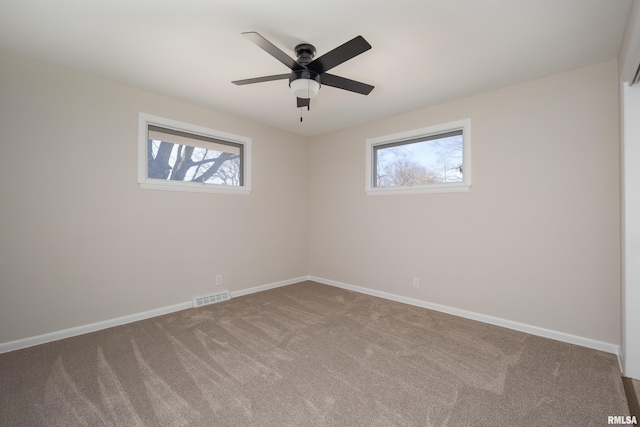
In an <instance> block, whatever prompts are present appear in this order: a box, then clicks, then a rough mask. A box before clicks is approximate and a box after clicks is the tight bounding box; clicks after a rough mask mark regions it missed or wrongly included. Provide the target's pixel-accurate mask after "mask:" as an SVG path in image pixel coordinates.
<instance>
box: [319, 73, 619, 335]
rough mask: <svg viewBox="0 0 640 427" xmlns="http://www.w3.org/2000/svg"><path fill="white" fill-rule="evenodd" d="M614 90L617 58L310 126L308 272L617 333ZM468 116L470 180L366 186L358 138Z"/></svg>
mask: <svg viewBox="0 0 640 427" xmlns="http://www.w3.org/2000/svg"><path fill="white" fill-rule="evenodd" d="M617 91H618V89H617V66H616V63H615V61H612V62H609V63H605V64H601V65H596V66H592V67H588V68H583V69H579V70H576V71H572V72H568V73H563V74H559V75H554V76H551V77H548V78H544V79H540V80H535V81H531V82H528V83H524V84H519V85H516V86H511V87H507V88H504V89H501V90H496V91H493V92H489V93H485V94H481V95H477V96H473V97H469V98H465V99H462V100H459V101H455V102H451V103H447V104H442V105H438V106H435V107H431V108H425V109H422V110H418V111H412V112H409V113H406V114H402V115H399V116H396V117H391V118H386V119H382V120H378V121H375V122H372V123H368V124H365V125H362V126H358V127H355V128H351V129H348V130H344V131H339V132H336V133H332V134H328V135H324V136H320V137H315V138H312V139H311V141H310V145H309V168H310V177H309V186H310V187H309V192H310V204H309V242H310V246H309V274H311V275H312V276H317V277H320V278H324V279H328V280H333V281H337V282H341V283H345V284H349V285H355V286H362V287H366V288H370V289H373V290H376V291H382V292H389V293H392V294H396V295H399V296H405V297H412V298H417V299H420V300H424V301H429V302H432V303H437V304H442V305H446V306H450V307H455V308H458V309H463V310H468V311H472V312H476V313H480V314H484V315H488V316H494V317H498V318H502V319H507V320H509V321H512V322H521V323H524V324H528V325H532V326H537V327H540V328H545V329H550V330H554V331H558V332H563V333H567V334H572V335H576V336H580V337H584V338H590V339H593V340H597V341H601V342H606V343H613V344H619V342H620V237H619V226H620V221H619V213H620V200H619V163H618V162H619V157H618V156H619V146H618V144H619V136H618V95H617V93H618V92H617ZM464 118H471V120H472V123H471V132H472V164H473V183H472V185H473V186H472V188H471V191H470V192H469V193H451V194H422V195H406V196H366V195H365V193H364V185H365V184H364V179H365V173H364V168H365V164H364V155H365V151H364V147H365V139H367V138H372V137H376V136H381V135H387V134H392V133H396V132H401V131H405V130H409V129H415V128H421V127H425V126H430V125H434V124H439V123H443V122H449V121H453V120H459V119H464ZM412 277H419V278H420V279H421V287H420V289H414V288H412V286H411V279H412Z"/></svg>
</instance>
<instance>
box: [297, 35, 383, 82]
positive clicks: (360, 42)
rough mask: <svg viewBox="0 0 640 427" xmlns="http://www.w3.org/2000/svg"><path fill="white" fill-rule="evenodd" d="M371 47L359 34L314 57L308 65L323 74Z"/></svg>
mask: <svg viewBox="0 0 640 427" xmlns="http://www.w3.org/2000/svg"><path fill="white" fill-rule="evenodd" d="M369 49H371V45H370V44H369V43H367V41H366V40H365V39H364V38H363V37H362V36H358V37H355V38H354V39H352V40H349V41H348V42H346V43H345V44H343V45H341V46H338V47H337V48H335V49H333V50H332V51H330V52H327V53H325V54H324V55H322V56H320V57H318V58H316V59H314V60H313V61H311V62H310V63H309V64H308V65H307V68H308V69H310V70H313V71H315V72H316V73H318V74H322V73H324V72H325V71H329V70H330V69H332V68H333V67H335V66H337V65H340V64H342V63H343V62H345V61H348V60H349V59H351V58H354V57H356V56H358V55H360V54H361V53H363V52H366V51H368V50H369Z"/></svg>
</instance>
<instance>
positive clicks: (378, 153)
mask: <svg viewBox="0 0 640 427" xmlns="http://www.w3.org/2000/svg"><path fill="white" fill-rule="evenodd" d="M425 139H426V138H425ZM462 142H463V141H462V134H461V132H460V134H459V135H453V136H445V137H442V138H432V137H430V138H428V139H426V140H424V141H420V140H417V141H415V142H410V143H406V144H402V143H400V144H388V145H381V146H378V147H374V150H375V162H376V164H375V173H376V176H375V186H376V187H395V186H410V185H425V184H436V183H437V184H441V183H450V182H462V181H463V179H462V178H463V175H462V174H463V165H462V158H463V157H462V146H463V144H462Z"/></svg>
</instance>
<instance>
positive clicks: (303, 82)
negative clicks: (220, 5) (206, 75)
mask: <svg viewBox="0 0 640 427" xmlns="http://www.w3.org/2000/svg"><path fill="white" fill-rule="evenodd" d="M242 35H243V36H245V37H246V38H248V39H249V40H250V41H251V42H253V43H254V44H255V45H257V46H258V47H259V48H261V49H262V50H264V51H265V52H267V53H268V54H269V55H271V56H273V57H274V58H276V59H277V60H278V61H280V62H282V63H283V64H284V65H286V66H287V67H288V68H289V69H291V72H290V73H287V74H276V75H273V76H264V77H256V78H253V79H245V80H236V81H233V82H231V83H234V84H236V85H246V84H252V83H261V82H268V81H272V80H284V79H289V87H290V88H291V90H292V91H293V94H294V95H295V96H296V98H297V106H298V107H307V109H309V105H310V99H311V98H313V97H314V96H316V95H317V94H318V91H319V90H320V86H321V85H325V86H332V87H335V88H338V89H343V90H348V91H349V92H355V93H360V94H362V95H368V94H369V93H370V92H371V91H372V90H373V86H371V85H368V84H365V83H361V82H357V81H355V80H351V79H347V78H344V77H340V76H336V75H333V74H329V73H327V71H329V70H330V69H332V68H333V67H335V66H337V65H340V64H342V63H343V62H346V61H348V60H349V59H351V58H354V57H356V56H358V55H360V54H361V53H363V52H366V51H367V50H369V49H371V45H370V44H369V43H367V41H366V40H365V39H364V38H363V37H362V36H357V37H355V38H354V39H352V40H349V41H348V42H346V43H344V44H343V45H341V46H338V47H337V48H335V49H333V50H332V51H330V52H327V53H325V54H324V55H322V56H320V57H318V58H316V59H313V57H314V56H315V54H316V48H315V47H314V46H313V45H311V44H308V43H302V44H299V45H297V46H296V47H295V49H294V51H295V53H296V57H297V58H298V59H297V60H294V59H293V58H291V57H290V56H289V55H287V54H286V53H284V52H283V51H281V50H280V49H278V48H277V47H276V46H275V45H274V44H273V43H271V42H270V41H269V40H267V39H265V38H264V37H262V36H261V35H260V34H258V33H256V32H255V31H251V32H246V33H242Z"/></svg>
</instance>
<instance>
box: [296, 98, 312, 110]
mask: <svg viewBox="0 0 640 427" xmlns="http://www.w3.org/2000/svg"><path fill="white" fill-rule="evenodd" d="M310 103H311V100H310V99H309V98H298V108H300V107H308V106H309V104H310Z"/></svg>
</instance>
